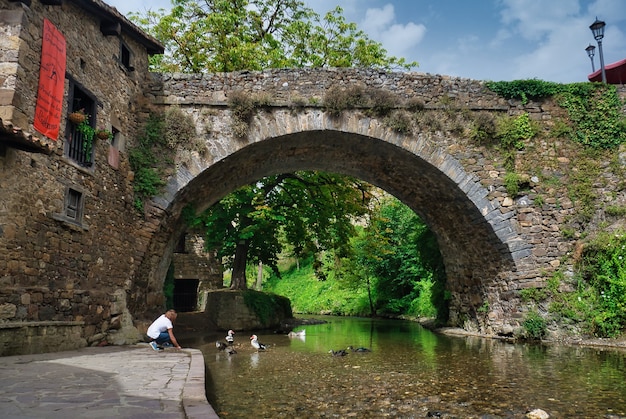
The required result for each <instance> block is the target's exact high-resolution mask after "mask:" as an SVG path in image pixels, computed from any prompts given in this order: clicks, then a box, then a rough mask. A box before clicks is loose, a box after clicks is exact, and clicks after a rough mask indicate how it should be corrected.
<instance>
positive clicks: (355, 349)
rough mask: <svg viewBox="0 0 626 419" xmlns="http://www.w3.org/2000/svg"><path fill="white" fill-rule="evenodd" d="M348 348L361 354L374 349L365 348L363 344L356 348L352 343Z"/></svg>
mask: <svg viewBox="0 0 626 419" xmlns="http://www.w3.org/2000/svg"><path fill="white" fill-rule="evenodd" d="M347 350H349V351H352V352H357V353H361V354H364V353H366V352H372V350H371V349H368V348H364V347H362V346H361V347H359V348H355V347H354V346H352V345H350V346H348V349H347Z"/></svg>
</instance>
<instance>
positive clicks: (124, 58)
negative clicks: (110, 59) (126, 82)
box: [120, 42, 135, 71]
mask: <svg viewBox="0 0 626 419" xmlns="http://www.w3.org/2000/svg"><path fill="white" fill-rule="evenodd" d="M131 58H132V54H131V52H130V48H128V47H127V46H126V44H124V43H123V42H120V63H121V64H122V65H123V66H124V68H126V70H128V71H135V67H133V65H132V64H131Z"/></svg>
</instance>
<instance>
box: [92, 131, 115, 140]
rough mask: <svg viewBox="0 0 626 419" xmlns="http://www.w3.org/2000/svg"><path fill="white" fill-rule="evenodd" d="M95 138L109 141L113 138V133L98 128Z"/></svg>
mask: <svg viewBox="0 0 626 419" xmlns="http://www.w3.org/2000/svg"><path fill="white" fill-rule="evenodd" d="M96 137H97V138H98V139H100V140H110V139H112V138H113V133H112V132H111V131H109V130H108V129H104V128H98V129H97V130H96Z"/></svg>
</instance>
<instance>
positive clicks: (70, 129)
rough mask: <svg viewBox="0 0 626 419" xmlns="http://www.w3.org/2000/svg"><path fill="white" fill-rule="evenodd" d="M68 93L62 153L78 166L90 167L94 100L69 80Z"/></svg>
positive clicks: (92, 145) (93, 134)
mask: <svg viewBox="0 0 626 419" xmlns="http://www.w3.org/2000/svg"><path fill="white" fill-rule="evenodd" d="M69 92H70V94H69V98H68V99H69V104H68V117H67V126H66V129H65V139H66V141H65V149H64V153H65V155H66V156H67V157H69V158H70V159H72V160H73V161H75V162H76V163H77V164H79V165H80V166H83V167H92V166H93V154H94V148H95V147H94V144H95V140H96V136H95V132H96V130H95V122H96V115H95V111H96V100H95V98H94V96H93V95H92V94H90V93H89V92H88V91H87V90H86V89H84V88H83V87H81V86H80V85H79V84H78V83H76V82H74V81H73V80H71V79H70V89H69Z"/></svg>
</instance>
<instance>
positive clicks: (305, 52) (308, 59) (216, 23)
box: [130, 0, 417, 73]
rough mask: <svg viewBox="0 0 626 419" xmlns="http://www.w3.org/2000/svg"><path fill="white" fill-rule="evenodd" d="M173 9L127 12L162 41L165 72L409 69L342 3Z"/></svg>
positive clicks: (182, 4) (187, 2)
mask: <svg viewBox="0 0 626 419" xmlns="http://www.w3.org/2000/svg"><path fill="white" fill-rule="evenodd" d="M172 6H173V7H172V9H171V11H170V12H169V13H166V11H165V10H163V9H159V10H158V11H148V12H146V13H145V14H143V15H142V14H139V13H132V14H131V15H130V18H131V20H133V21H134V22H135V23H137V24H138V25H139V26H140V27H142V28H143V29H144V30H145V31H146V32H148V33H149V34H151V35H153V36H154V37H155V38H156V39H158V40H159V41H161V42H162V43H163V45H164V46H165V50H166V52H165V54H163V55H157V56H154V57H152V61H151V64H152V68H153V70H155V71H163V72H187V73H203V72H230V71H239V70H263V69H267V68H288V67H290V68H293V67H297V68H300V67H370V68H382V69H393V68H397V69H410V68H412V67H416V66H417V63H416V62H406V60H405V59H404V58H396V57H393V56H388V55H387V51H386V50H385V49H384V48H383V47H382V44H380V43H379V42H375V41H373V40H371V39H369V37H368V36H367V34H365V33H364V32H363V31H361V30H359V29H358V28H357V26H356V24H354V23H349V22H346V20H345V18H344V16H343V10H342V9H341V8H340V7H337V8H335V9H334V10H332V11H329V12H328V13H326V15H324V17H321V16H320V15H318V14H317V13H315V12H314V11H313V10H312V9H310V8H308V7H305V5H304V3H303V2H302V1H300V0H172Z"/></svg>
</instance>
